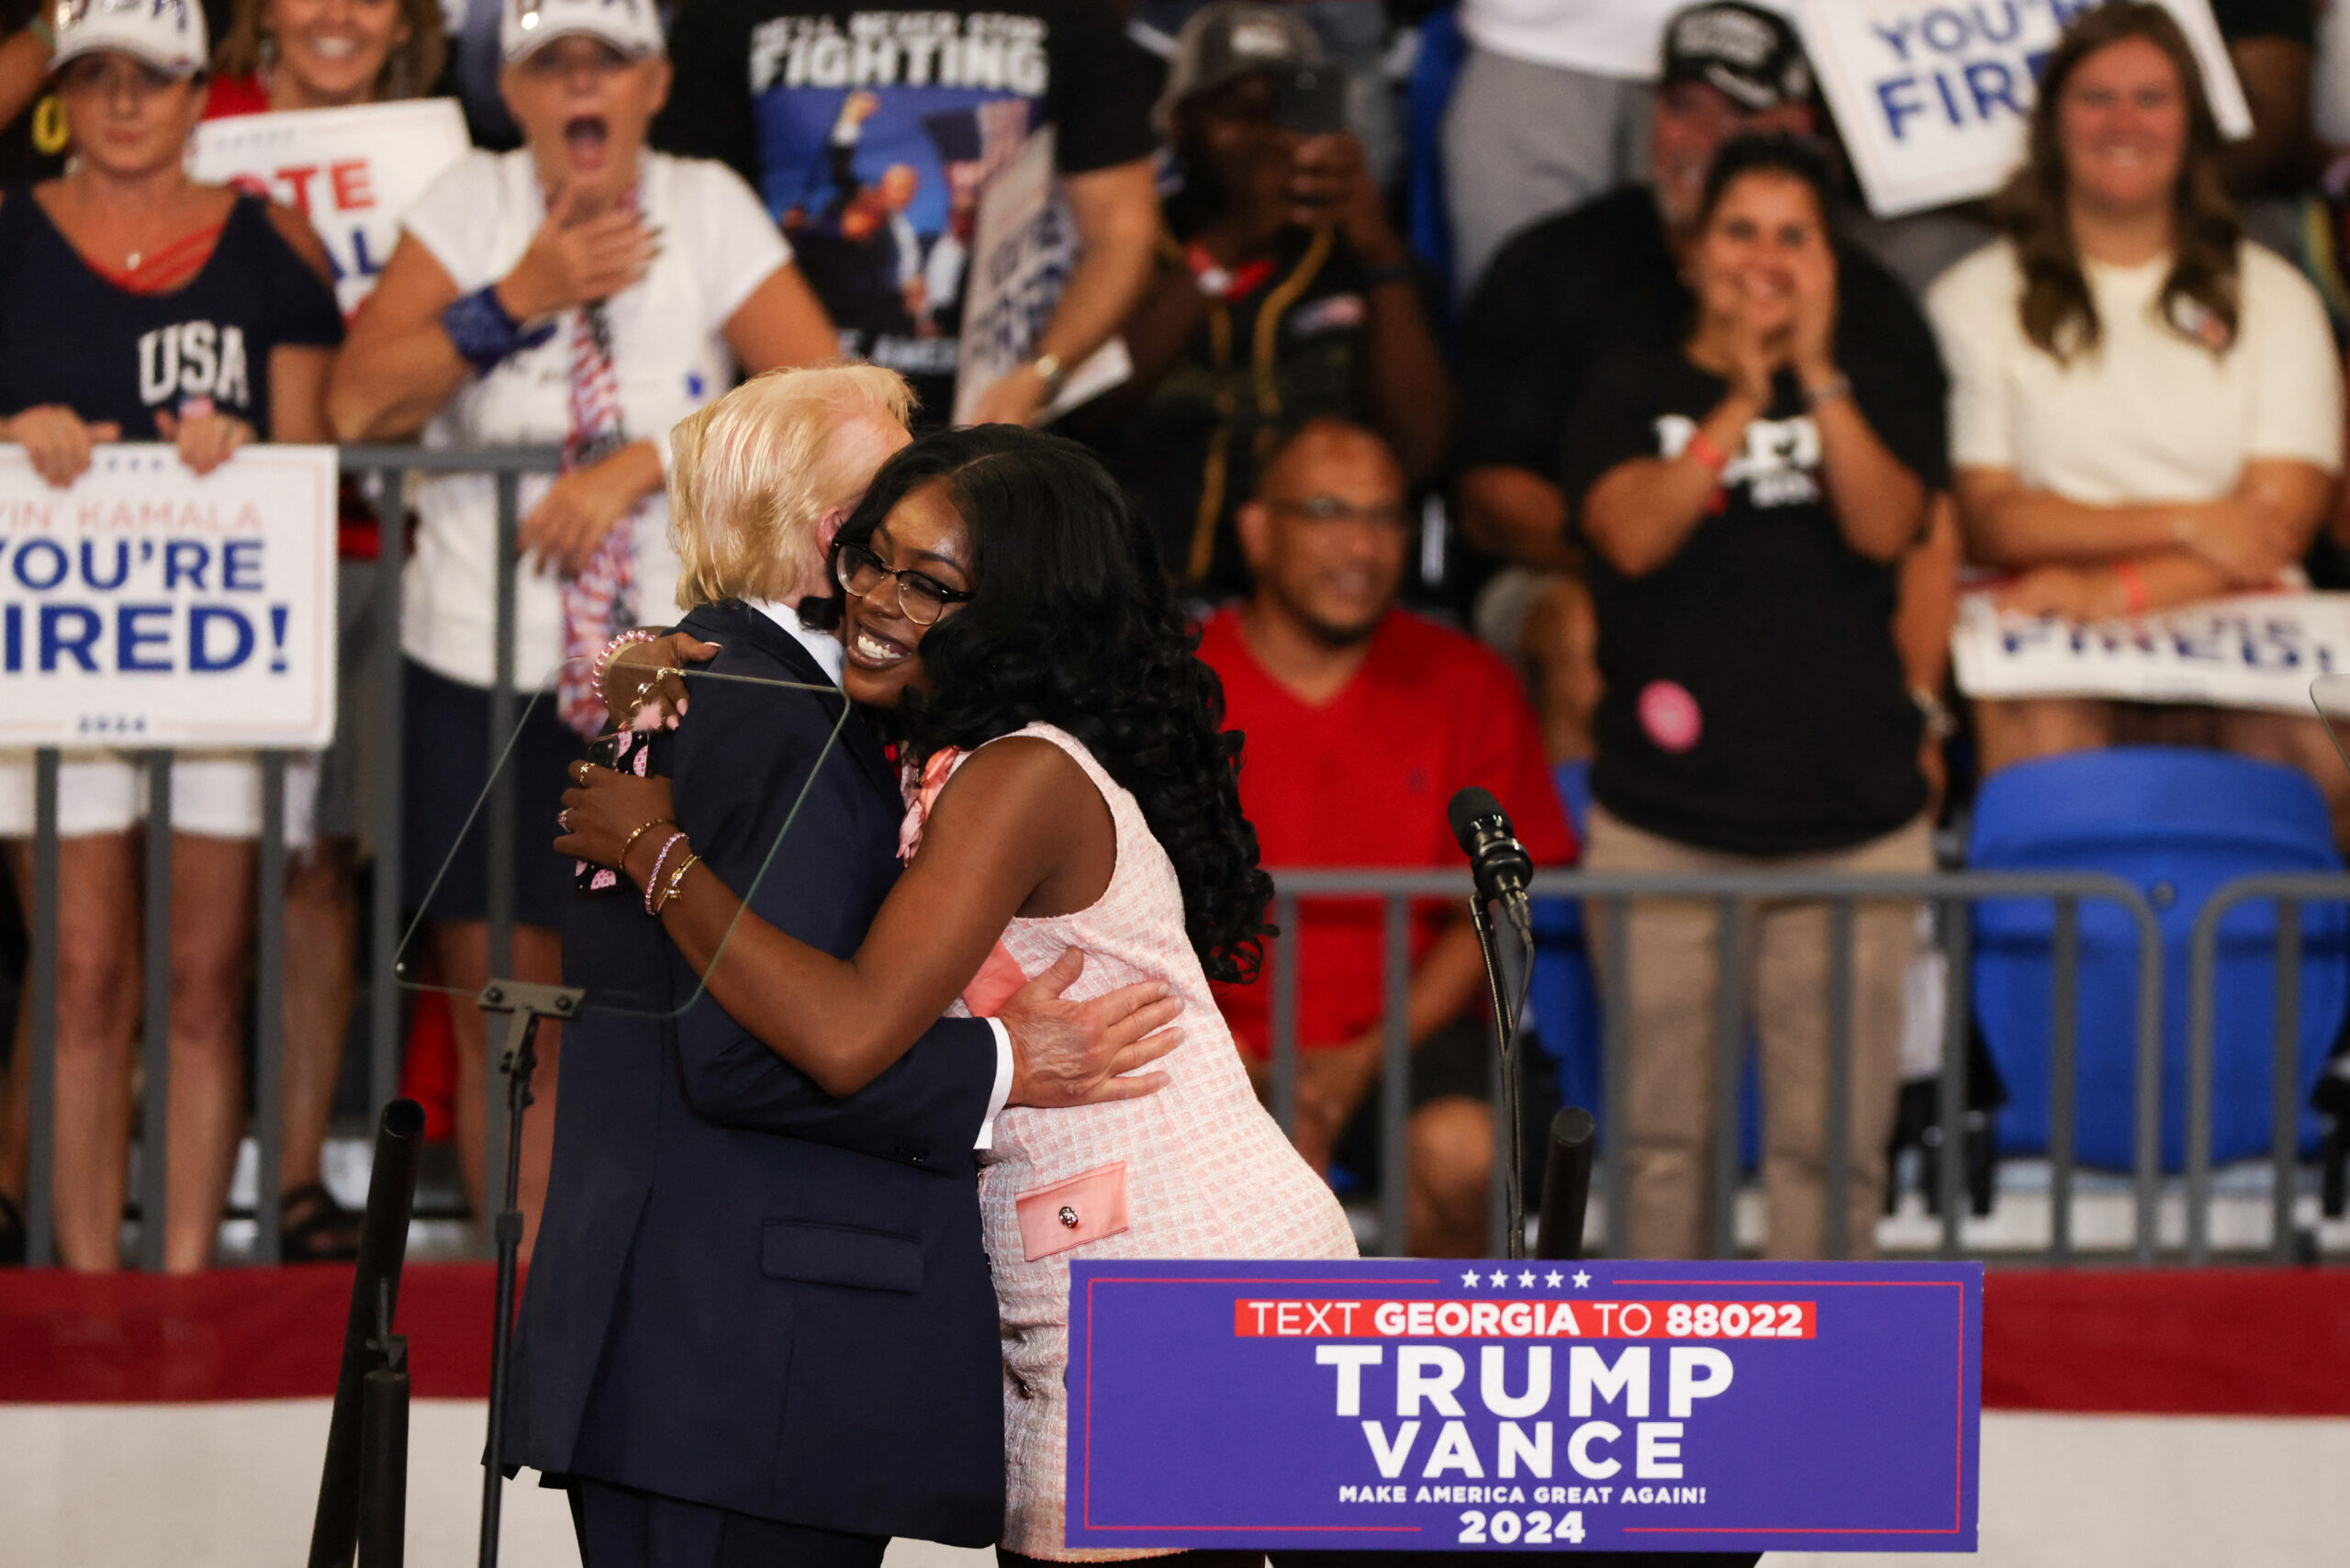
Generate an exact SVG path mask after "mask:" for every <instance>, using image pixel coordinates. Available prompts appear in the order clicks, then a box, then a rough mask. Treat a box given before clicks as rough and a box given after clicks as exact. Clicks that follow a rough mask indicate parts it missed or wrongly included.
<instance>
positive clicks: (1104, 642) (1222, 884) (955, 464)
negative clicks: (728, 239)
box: [803, 425, 1273, 980]
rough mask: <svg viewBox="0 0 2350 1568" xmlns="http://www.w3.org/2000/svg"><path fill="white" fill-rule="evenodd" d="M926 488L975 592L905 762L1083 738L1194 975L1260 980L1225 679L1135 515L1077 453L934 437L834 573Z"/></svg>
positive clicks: (1056, 440)
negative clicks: (1158, 870)
mask: <svg viewBox="0 0 2350 1568" xmlns="http://www.w3.org/2000/svg"><path fill="white" fill-rule="evenodd" d="M933 482H937V483H940V484H943V485H944V486H945V487H946V495H947V498H948V499H949V500H950V501H951V502H952V503H953V505H954V507H955V510H957V512H958V513H960V514H961V516H962V519H963V521H964V523H965V525H966V526H967V527H968V529H969V530H970V535H971V554H972V560H971V571H972V576H973V578H974V579H975V585H976V586H975V588H974V592H975V594H976V596H977V597H975V598H974V599H972V600H971V601H970V602H969V603H968V604H966V605H964V606H962V607H961V609H960V610H957V611H956V612H955V613H953V614H950V615H947V616H946V617H944V618H943V619H942V620H940V622H938V624H937V625H935V626H934V627H932V628H931V629H930V631H929V632H928V633H926V634H925V635H924V636H923V642H922V661H923V671H924V676H925V680H924V687H925V689H923V690H915V689H912V688H909V689H907V691H906V695H905V699H904V700H903V701H902V702H901V704H900V706H899V708H898V711H897V713H896V715H895V719H896V723H897V727H898V730H899V734H900V736H901V740H902V741H903V742H905V743H906V744H907V745H909V746H911V747H912V752H913V754H914V756H915V758H916V759H917V760H919V759H920V758H922V757H926V756H931V755H933V754H934V753H936V752H938V751H940V750H943V749H944V748H946V747H948V746H957V747H961V748H964V749H966V750H968V749H970V748H972V747H975V746H978V745H982V744H984V743H985V742H988V741H990V740H993V739H995V738H996V737H997V736H999V735H1005V734H1011V733H1012V732H1013V731H1014V730H1017V729H1019V728H1021V727H1022V726H1023V725H1024V724H1028V723H1032V722H1038V721H1041V722H1045V723H1048V724H1054V725H1057V726H1058V727H1060V728H1061V729H1064V730H1067V731H1068V732H1069V734H1072V735H1075V736H1076V737H1077V738H1078V739H1079V740H1080V741H1083V742H1084V743H1085V745H1086V746H1087V748H1088V749H1089V750H1091V752H1092V753H1093V756H1094V757H1095V759H1096V760H1098V761H1099V762H1100V763H1101V764H1102V767H1104V768H1105V769H1107V770H1108V772H1109V774H1110V777H1111V778H1114V779H1116V780H1117V781H1118V782H1119V783H1120V784H1122V785H1124V786H1125V788H1126V789H1127V790H1129V791H1131V792H1132V793H1133V795H1134V797H1135V799H1136V801H1137V802H1139V803H1140V805H1141V807H1142V813H1143V816H1144V818H1145V820H1146V821H1147V822H1148V823H1150V831H1151V832H1152V834H1155V835H1156V836H1157V837H1158V842H1159V845H1160V846H1161V847H1162V848H1164V849H1165V850H1166V851H1167V857H1168V858H1169V860H1171V861H1173V862H1174V866H1175V877H1176V880H1177V881H1178V883H1180V884H1181V888H1182V890H1183V925H1184V930H1185V931H1186V932H1187V933H1188V934H1189V935H1190V936H1191V939H1192V949H1193V950H1194V951H1196V952H1197V953H1198V954H1199V957H1200V965H1201V967H1202V968H1203V969H1205V970H1206V971H1207V974H1208V976H1209V978H1210V979H1213V980H1254V979H1255V978H1256V976H1257V972H1258V969H1259V967H1260V966H1261V964H1262V962H1263V957H1264V949H1263V943H1262V940H1261V939H1262V938H1263V937H1264V936H1266V935H1270V933H1271V932H1272V929H1273V928H1272V927H1271V926H1270V925H1269V924H1266V922H1265V906H1266V904H1267V903H1268V902H1270V900H1271V898H1272V891H1273V884H1272V879H1271V878H1270V877H1268V876H1267V875H1266V874H1265V873H1264V872H1263V871H1262V870H1261V869H1259V867H1258V864H1257V830H1256V829H1255V828H1253V827H1251V826H1250V825H1249V823H1248V818H1247V817H1245V816H1243V815H1242V814H1241V812H1240V789H1239V781H1238V771H1239V766H1240V746H1241V738H1242V737H1241V736H1240V734H1238V733H1237V732H1236V731H1226V730H1225V727H1224V686H1223V683H1222V682H1221V681H1219V680H1217V679H1216V676H1215V672H1214V670H1212V669H1210V668H1209V667H1208V666H1206V665H1204V664H1203V663H1201V662H1200V659H1199V656H1198V655H1197V653H1196V652H1195V651H1194V650H1195V649H1196V648H1197V647H1198V645H1199V634H1198V633H1196V632H1193V631H1192V629H1191V628H1190V627H1189V626H1188V625H1187V624H1186V623H1185V621H1184V618H1183V615H1182V612H1181V610H1180V609H1179V608H1178V606H1177V604H1176V600H1175V596H1174V593H1173V590H1172V589H1171V588H1169V584H1168V581H1167V574H1166V572H1165V570H1164V569H1163V568H1162V567H1161V566H1160V565H1159V560H1158V545H1157V543H1156V541H1155V540H1154V539H1153V538H1152V536H1151V534H1150V532H1149V530H1148V529H1147V528H1146V527H1145V526H1144V524H1143V521H1142V519H1141V517H1140V516H1139V515H1138V514H1137V513H1136V510H1135V509H1134V506H1133V503H1132V502H1130V501H1129V500H1127V498H1126V497H1125V492H1124V491H1122V490H1121V489H1119V487H1118V486H1117V483H1116V482H1115V481H1114V480H1113V479H1112V478H1111V477H1110V476H1109V474H1108V472H1107V471H1106V470H1104V469H1103V468H1102V465H1101V464H1100V463H1098V462H1097V461H1095V460H1094V458H1093V456H1092V455H1091V454H1090V453H1088V452H1087V451H1086V450H1085V449H1084V448H1083V447H1081V446H1079V445H1078V444H1077V443H1076V442H1071V441H1067V440H1064V439H1062V438H1061V437H1059V436H1052V435H1042V434H1039V433H1037V432H1035V431H1027V430H1023V429H1021V428H1019V427H1018V426H1015V425H979V426H976V427H973V428H971V429H968V430H957V431H938V432H936V433H934V434H931V435H926V436H923V437H922V438H920V439H919V440H917V441H915V442H913V443H912V445H910V446H907V447H905V448H904V449H903V450H901V451H900V452H899V453H898V454H897V455H895V456H894V457H891V458H890V460H889V462H887V463H885V464H883V465H881V471H880V472H879V473H878V474H877V475H875V476H874V478H873V487H872V488H871V489H869V490H867V492H866V494H865V499H864V500H863V501H862V502H861V503H860V504H859V505H858V506H857V509H856V511H855V512H854V513H852V514H851V515H850V517H849V519H848V521H846V522H845V523H843V524H842V525H841V531H840V533H839V536H838V537H837V538H836V539H834V542H833V551H834V561H835V562H837V561H838V558H839V553H840V551H841V550H842V549H843V548H844V547H845V546H848V545H852V544H857V545H863V544H867V542H868V541H870V540H871V538H872V537H873V532H874V530H875V529H876V528H877V527H878V526H879V524H880V523H881V521H882V520H883V519H884V518H886V517H887V516H888V515H889V514H890V509H891V508H893V507H895V506H896V505H897V504H898V502H899V501H900V500H901V499H903V498H905V496H906V495H907V494H908V493H909V492H911V491H912V490H913V489H915V488H916V487H920V486H923V485H926V484H930V483H933ZM834 581H837V578H836V577H835V578H834ZM842 608H843V602H842V599H841V596H840V593H839V590H838V589H837V588H835V590H834V596H833V598H831V599H828V600H823V601H815V600H811V601H810V603H809V604H808V605H806V606H803V610H806V611H807V613H806V614H805V615H804V616H803V619H805V620H806V621H808V622H810V623H811V624H822V625H832V626H837V625H838V624H839V623H840V615H841V610H842Z"/></svg>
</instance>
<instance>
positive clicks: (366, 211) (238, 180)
mask: <svg viewBox="0 0 2350 1568" xmlns="http://www.w3.org/2000/svg"><path fill="white" fill-rule="evenodd" d="M471 145H472V143H471V142H470V141H468V140H466V137H465V117H464V112H463V111H462V110H460V109H459V108H458V107H457V104H456V100H455V99H453V98H417V99H413V100H410V101H408V102H406V103H397V104H364V105H361V106H358V107H356V108H348V109H297V110H292V111H289V112H287V113H285V114H271V115H240V116H236V117H234V118H229V119H208V120H206V121H205V122H204V123H203V124H201V125H199V126H197V127H196V136H195V139H194V140H192V141H191V142H190V143H189V148H188V173H190V174H193V175H195V176H196V178H197V179H199V180H207V181H210V182H213V183H215V184H218V185H238V186H241V187H242V188H244V189H246V190H249V191H252V192H253V193H254V194H255V195H258V196H267V197H269V198H270V199H271V200H273V201H278V202H283V203H285V205H286V206H287V207H292V208H294V209H295V210H296V211H297V212H299V213H302V214H303V215H304V216H306V217H308V218H309V220H310V225H311V227H312V228H314V229H316V230H318V231H319V239H320V240H322V241H325V242H326V247H327V255H328V257H329V259H330V260H331V261H332V262H333V263H334V275H335V301H336V303H337V304H339V305H341V307H342V313H343V314H344V315H345V316H349V315H350V314H351V313H352V312H353V310H356V309H357V308H359V302H360V301H361V300H363V299H364V298H366V297H367V294H368V291H369V290H371V289H373V288H374V287H375V274H377V273H380V272H382V271H383V270H384V263H385V262H386V261H387V260H389V259H390V257H391V253H392V247H393V245H394V244H396V243H397V241H398V240H399V237H400V218H401V217H402V216H403V215H404V214H405V213H406V212H407V211H408V207H409V205H410V204H411V203H413V202H414V201H415V200H416V198H417V197H418V196H422V195H423V194H424V191H425V188H426V187H427V186H428V185H431V184H432V182H433V181H434V180H436V179H438V178H439V177H440V175H441V173H442V171H443V170H444V169H446V168H448V166H449V165H450V164H452V163H453V162H456V161H457V160H458V159H460V158H462V157H464V155H465V152H466V151H467V150H468V149H469V148H470V147H471Z"/></svg>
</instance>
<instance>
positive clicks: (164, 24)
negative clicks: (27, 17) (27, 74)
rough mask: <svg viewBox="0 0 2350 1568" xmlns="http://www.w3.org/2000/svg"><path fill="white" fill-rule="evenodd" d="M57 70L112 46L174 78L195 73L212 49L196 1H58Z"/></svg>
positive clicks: (53, 62)
mask: <svg viewBox="0 0 2350 1568" xmlns="http://www.w3.org/2000/svg"><path fill="white" fill-rule="evenodd" d="M50 16H51V17H52V19H53V20H54V22H55V25H56V28H57V48H56V50H54V51H53V52H52V53H51V54H50V57H49V63H50V69H51V70H52V71H53V70H55V69H57V68H58V67H60V66H62V65H63V64H64V63H65V62H67V61H69V60H78V59H80V58H81V57H82V56H83V55H85V54H95V53H97V52H98V51H99V50H114V51H115V52H117V53H118V54H127V55H129V56H130V57H131V58H133V59H135V60H140V61H144V62H146V63H147V64H149V65H151V66H153V67H154V68H155V69H156V70H158V71H161V72H163V73H166V74H169V75H173V76H193V75H194V74H196V73H197V72H199V71H201V70H203V69H204V68H205V62H206V61H207V59H208V58H209V57H210V54H211V51H212V44H211V40H210V39H208V38H207V37H206V36H205V31H204V7H203V6H200V5H198V4H197V3H196V0H55V9H54V10H53V11H52V12H51V13H50Z"/></svg>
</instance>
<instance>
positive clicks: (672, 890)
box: [653, 849, 701, 915]
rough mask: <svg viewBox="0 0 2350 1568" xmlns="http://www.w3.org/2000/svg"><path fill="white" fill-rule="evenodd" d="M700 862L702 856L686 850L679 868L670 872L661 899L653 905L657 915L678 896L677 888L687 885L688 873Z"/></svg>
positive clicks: (678, 863) (679, 862)
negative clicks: (667, 883)
mask: <svg viewBox="0 0 2350 1568" xmlns="http://www.w3.org/2000/svg"><path fill="white" fill-rule="evenodd" d="M700 863H701V857H700V856H699V855H697V854H695V853H694V852H693V851H692V850H690V849H688V850H687V851H686V857H685V858H684V859H683V860H680V861H678V862H677V869H676V870H674V871H672V872H670V873H669V885H668V886H667V887H666V888H664V889H662V890H661V898H660V901H659V902H656V903H655V904H654V906H653V913H655V914H656V915H657V914H659V913H661V912H662V911H663V910H665V909H667V908H668V907H669V901H670V900H671V899H674V898H676V897H677V890H678V889H680V888H682V887H684V886H685V885H686V873H687V872H688V871H690V870H692V869H693V868H695V867H696V866H698V865H699V864H700Z"/></svg>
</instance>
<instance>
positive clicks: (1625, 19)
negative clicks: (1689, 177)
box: [1460, 0, 1786, 82]
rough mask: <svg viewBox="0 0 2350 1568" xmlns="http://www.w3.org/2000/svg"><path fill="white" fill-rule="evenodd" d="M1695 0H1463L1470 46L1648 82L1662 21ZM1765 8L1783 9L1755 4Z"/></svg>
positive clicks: (1659, 54)
mask: <svg viewBox="0 0 2350 1568" xmlns="http://www.w3.org/2000/svg"><path fill="white" fill-rule="evenodd" d="M1693 3H1694V0H1461V6H1460V31H1461V32H1462V34H1463V35H1465V36H1466V37H1467V38H1468V39H1469V41H1470V42H1471V43H1473V44H1475V45H1476V46H1477V47H1478V48H1480V49H1486V50H1492V51H1493V52H1494V53H1495V54H1506V55H1508V56H1510V57H1511V58H1512V59H1515V60H1530V61H1532V62H1534V63H1535V64H1537V65H1557V66H1562V67H1564V68H1565V69H1567V70H1569V71H1583V72H1588V73H1591V74H1592V75H1595V76H1617V77H1622V78H1624V79H1625V80H1627V81H1632V82H1653V81H1655V80H1656V77H1657V68H1658V67H1659V66H1660V65H1662V63H1663V57H1664V24H1665V23H1666V22H1668V21H1670V20H1672V19H1673V16H1674V14H1675V13H1677V12H1680V11H1684V10H1686V9H1687V8H1688V7H1689V6H1691V5H1692V4H1693ZM1761 3H1762V6H1764V8H1765V9H1767V10H1773V11H1782V12H1784V11H1785V9H1786V6H1784V5H1779V4H1774V0H1761Z"/></svg>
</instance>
